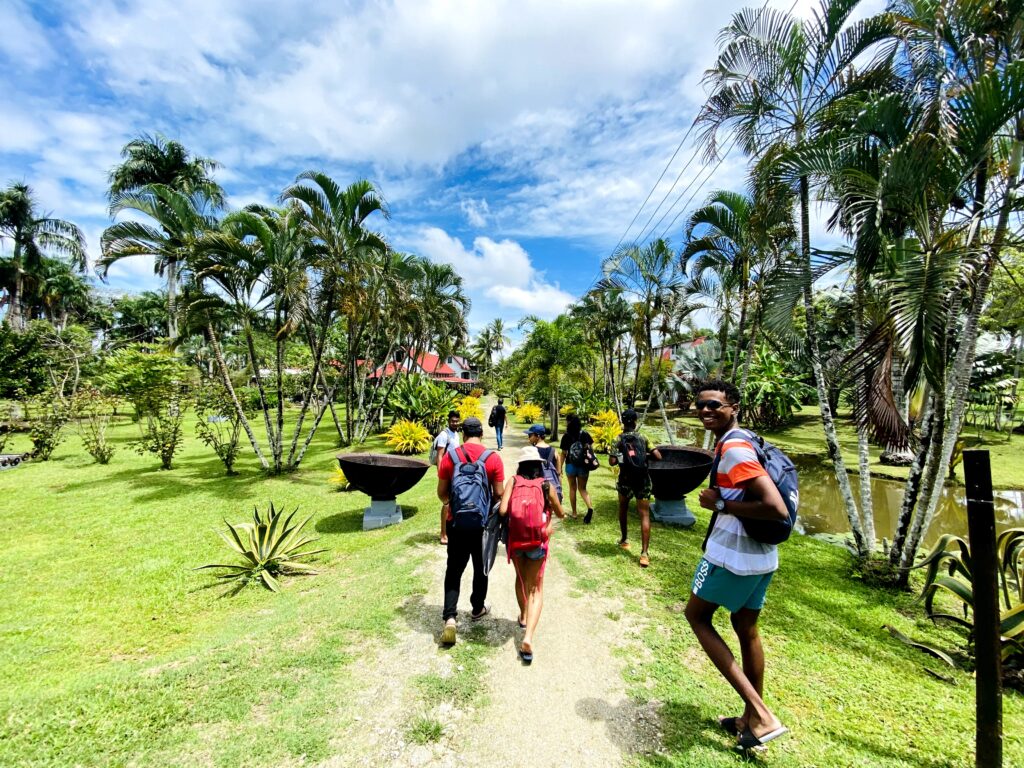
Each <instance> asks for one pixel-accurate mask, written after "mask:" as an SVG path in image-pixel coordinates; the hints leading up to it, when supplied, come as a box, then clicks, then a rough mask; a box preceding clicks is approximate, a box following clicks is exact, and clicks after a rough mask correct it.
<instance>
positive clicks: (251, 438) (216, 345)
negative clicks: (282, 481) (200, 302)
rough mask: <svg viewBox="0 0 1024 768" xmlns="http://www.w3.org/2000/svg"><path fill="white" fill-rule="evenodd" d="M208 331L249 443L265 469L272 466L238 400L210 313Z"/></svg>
mask: <svg viewBox="0 0 1024 768" xmlns="http://www.w3.org/2000/svg"><path fill="white" fill-rule="evenodd" d="M206 332H207V333H208V334H210V346H212V347H213V355H214V358H215V359H216V361H217V365H218V366H220V372H221V376H222V377H223V378H224V388H225V389H226V390H227V391H228V394H229V395H230V396H231V402H232V403H233V404H234V406H235V413H237V414H238V421H239V422H240V423H241V425H242V429H244V430H245V434H246V435H247V436H248V438H249V444H250V445H252V449H253V450H254V451H255V452H256V458H258V459H259V460H260V466H261V467H263V469H264V470H267V469H269V468H270V465H269V464H267V457H266V456H264V455H263V451H261V450H260V444H259V441H258V440H257V439H256V434H255V433H254V432H253V431H252V425H251V424H250V423H249V419H247V418H246V416H245V409H243V408H242V404H241V403H240V402H239V401H238V395H237V394H235V387H234V385H232V383H231V376H230V375H228V366H227V363H225V362H224V354H223V352H221V349H220V342H219V341H218V340H217V334H216V333H215V332H214V330H213V323H212V322H211V321H210V317H209V315H207V318H206Z"/></svg>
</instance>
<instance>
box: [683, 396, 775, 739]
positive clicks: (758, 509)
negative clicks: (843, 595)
mask: <svg viewBox="0 0 1024 768" xmlns="http://www.w3.org/2000/svg"><path fill="white" fill-rule="evenodd" d="M739 400H740V393H739V390H738V389H737V388H736V387H735V386H734V385H733V384H730V383H729V382H726V381H722V380H720V379H712V380H711V381H706V382H704V383H702V384H701V385H700V389H699V391H698V394H697V400H696V406H697V416H698V417H699V418H700V420H701V422H702V423H703V424H704V428H705V429H709V430H711V431H712V432H714V433H715V437H716V438H717V439H718V445H717V447H716V449H715V451H716V456H717V467H716V470H715V476H714V477H712V478H711V479H710V486H709V487H708V488H705V489H704V490H703V491H701V493H700V505H701V506H702V507H704V508H705V509H710V510H714V511H715V513H716V514H715V516H714V518H713V527H712V528H711V530H710V532H709V534H708V538H707V540H706V542H705V551H704V557H702V558H701V560H700V562H699V563H698V564H697V570H696V573H695V574H694V577H693V585H692V594H691V595H690V599H689V601H688V602H687V604H686V618H687V620H688V621H689V622H690V627H691V628H692V629H693V633H694V634H695V635H696V636H697V640H698V641H699V642H700V644H701V647H702V648H703V649H704V652H705V653H707V655H708V657H709V658H710V659H711V661H712V662H714V664H715V666H716V667H717V668H718V671H719V672H721V673H722V676H723V677H725V679H726V680H727V681H728V683H729V684H730V685H731V686H732V687H733V688H734V689H735V690H736V692H737V693H738V694H739V695H740V698H742V699H743V703H744V710H743V714H742V715H740V716H738V717H720V718H719V719H718V722H719V724H720V725H721V726H722V728H724V729H725V730H726V731H727V732H729V733H731V734H733V735H735V736H737V737H739V745H740V746H741V747H743V748H745V749H749V748H751V747H756V746H759V745H761V744H764V743H766V742H768V741H771V740H773V739H776V738H778V737H779V736H782V735H783V734H784V733H786V728H785V727H784V726H783V725H782V723H781V722H780V721H779V719H778V718H777V717H776V716H775V715H774V714H773V713H772V711H771V710H769V709H768V707H767V706H766V705H765V703H764V700H763V699H762V698H761V696H762V692H763V686H764V649H763V648H762V646H761V637H760V635H759V634H758V631H757V619H758V616H759V615H760V612H761V608H762V607H764V601H765V593H766V592H767V589H768V584H769V583H770V582H771V580H772V575H773V574H774V573H775V570H776V569H777V568H778V566H779V558H778V551H777V549H776V547H775V545H774V544H762V543H761V542H759V541H755V540H754V539H753V538H751V537H750V536H748V535H747V533H746V530H745V529H744V527H743V522H742V520H740V517H744V518H753V519H761V520H772V519H788V518H789V512H788V511H787V509H786V505H785V502H783V500H782V496H781V495H780V494H779V490H778V488H776V487H775V483H773V482H772V480H771V478H770V477H769V476H768V473H767V472H766V471H765V469H764V467H762V466H761V463H760V461H758V459H757V453H756V452H755V451H754V446H753V445H751V444H750V442H749V441H748V440H747V438H746V435H745V434H744V433H742V432H733V433H732V434H731V435H730V434H728V433H729V432H730V431H732V430H735V429H736V427H737V421H736V417H737V414H738V413H739ZM723 438H726V439H724V440H723ZM719 606H725V608H726V609H728V611H729V612H730V614H732V627H733V630H734V631H735V632H736V637H737V639H738V640H739V645H740V655H741V658H742V662H743V665H742V667H741V666H740V665H739V664H737V663H736V658H735V657H734V656H733V654H732V651H730V650H729V646H728V645H726V643H725V640H723V639H722V636H721V635H720V634H718V631H717V630H716V629H715V627H714V626H713V624H712V623H711V619H712V617H713V616H714V614H715V611H716V610H718V608H719Z"/></svg>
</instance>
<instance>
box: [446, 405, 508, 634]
mask: <svg viewBox="0 0 1024 768" xmlns="http://www.w3.org/2000/svg"><path fill="white" fill-rule="evenodd" d="M462 435H463V438H464V440H465V441H464V442H463V444H462V447H461V448H456V447H450V448H449V449H448V452H447V453H445V454H444V456H443V457H442V458H441V461H440V463H439V464H438V467H437V498H439V499H440V500H441V503H442V504H446V505H448V507H449V510H448V519H447V534H448V563H447V567H446V568H445V573H444V613H443V618H444V628H443V629H442V632H441V642H442V643H444V644H446V645H451V644H452V643H454V642H455V634H456V627H457V622H456V617H457V615H458V612H457V606H458V603H459V588H460V586H461V582H462V574H463V572H464V571H465V570H466V564H467V563H468V562H469V561H470V560H472V561H473V591H472V593H471V594H470V598H469V601H470V605H471V606H472V609H473V612H472V614H471V615H470V618H472V619H473V620H474V621H475V620H477V619H482V618H483V617H484V616H486V615H487V613H488V610H489V609H488V607H487V605H486V604H485V603H484V600H485V599H486V598H487V574H485V573H484V567H483V566H484V562H483V534H484V526H485V525H486V523H487V517H488V514H489V513H490V509H491V500H492V499H495V498H499V497H500V496H501V494H502V484H503V483H504V482H505V467H504V465H503V464H502V461H501V457H499V456H498V454H496V453H495V452H494V451H491V450H488V449H487V448H486V447H485V446H484V441H483V436H484V427H483V424H481V423H480V419H478V418H476V417H475V416H471V417H470V418H468V419H466V420H465V421H464V422H463V424H462ZM456 465H458V466H456Z"/></svg>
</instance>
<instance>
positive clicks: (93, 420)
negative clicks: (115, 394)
mask: <svg viewBox="0 0 1024 768" xmlns="http://www.w3.org/2000/svg"><path fill="white" fill-rule="evenodd" d="M116 406H117V403H116V402H115V401H114V398H112V397H108V396H107V395H104V394H103V393H102V392H100V391H99V390H98V389H96V388H95V387H86V388H83V389H80V390H79V391H78V392H77V393H76V394H75V397H74V399H73V400H72V401H71V409H72V413H74V415H75V417H76V418H77V420H78V421H77V426H78V435H79V437H81V438H82V443H83V445H85V450H86V451H88V452H89V455H90V456H92V457H93V459H94V460H95V461H96V463H97V464H107V463H109V462H110V459H111V457H112V456H113V455H114V446H113V445H111V444H110V443H109V442H108V441H107V427H108V426H110V419H111V416H112V414H113V412H114V409H115V408H116Z"/></svg>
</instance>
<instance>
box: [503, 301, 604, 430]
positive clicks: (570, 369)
mask: <svg viewBox="0 0 1024 768" xmlns="http://www.w3.org/2000/svg"><path fill="white" fill-rule="evenodd" d="M520 327H521V328H524V329H526V330H527V331H528V332H529V335H528V336H527V337H526V339H525V340H524V341H523V345H522V347H521V348H520V349H519V350H517V352H519V353H520V355H519V363H520V369H521V371H522V374H523V377H524V379H525V381H526V383H528V384H539V385H540V386H541V387H542V388H543V389H545V390H547V395H548V403H549V406H550V410H549V414H548V415H549V418H550V420H551V437H552V439H557V438H558V408H559V405H558V403H559V399H558V394H559V389H560V388H561V387H562V386H563V385H564V384H566V383H567V382H568V381H569V379H570V378H571V377H573V376H581V375H586V369H587V365H588V364H589V363H590V358H591V355H592V352H591V351H590V347H589V346H588V345H587V343H586V338H585V337H584V335H583V330H582V328H581V327H580V325H579V323H578V322H576V320H574V319H573V318H572V317H571V316H570V315H559V316H558V317H556V318H555V319H554V320H552V321H547V320H541V319H539V318H537V317H534V316H529V317H526V318H524V319H523V320H522V322H521V323H520Z"/></svg>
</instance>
